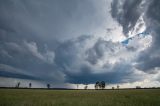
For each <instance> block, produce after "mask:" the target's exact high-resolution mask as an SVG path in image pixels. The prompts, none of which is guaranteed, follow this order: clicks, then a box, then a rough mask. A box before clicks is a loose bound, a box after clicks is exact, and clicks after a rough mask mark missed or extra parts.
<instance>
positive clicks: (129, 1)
mask: <svg viewBox="0 0 160 106" xmlns="http://www.w3.org/2000/svg"><path fill="white" fill-rule="evenodd" d="M141 2H142V0H113V2H112V4H111V8H112V9H111V14H112V17H113V18H115V19H116V20H117V21H118V22H119V23H120V24H121V25H122V26H123V33H124V34H125V35H126V36H127V34H128V32H129V31H130V30H133V28H134V26H135V24H136V22H137V20H138V19H139V17H140V15H141V13H142V7H141V6H140V3H141Z"/></svg>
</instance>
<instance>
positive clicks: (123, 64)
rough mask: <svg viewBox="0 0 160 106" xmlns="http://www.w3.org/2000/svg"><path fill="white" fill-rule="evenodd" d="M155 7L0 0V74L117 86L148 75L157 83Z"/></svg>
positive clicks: (120, 0) (142, 1) (132, 2)
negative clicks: (113, 37)
mask: <svg viewBox="0 0 160 106" xmlns="http://www.w3.org/2000/svg"><path fill="white" fill-rule="evenodd" d="M159 5H160V2H159V1H157V0H151V1H149V0H113V1H112V0H109V1H106V0H102V1H96V0H93V1H92V0H85V1H80V0H69V1H65V0H60V1H59V0H54V1H50V0H47V1H43V0H40V1H37V0H35V1H31V0H28V1H24V0H21V1H20V0H15V1H12V0H7V1H6V0H4V1H3V0H2V1H0V14H1V16H0V76H1V77H7V78H8V77H10V78H20V79H30V80H38V81H45V82H50V83H74V84H75V83H83V84H93V83H95V82H96V81H99V80H104V81H105V82H108V83H110V84H116V83H119V84H120V83H133V82H136V81H143V80H145V79H147V78H148V75H153V77H154V78H153V79H150V80H156V81H159V79H158V78H157V77H155V76H157V75H158V73H159V71H158V69H159V67H160V61H159V59H160V57H159V53H160V51H159V50H160V48H159V42H160V41H159V40H160V36H159V28H160V24H159V23H160V20H159V19H160V15H159V14H158V12H157V11H159V10H160V6H159ZM121 28H122V30H119V29H121ZM106 29H107V31H108V32H106V33H104V32H105V31H106ZM109 29H112V30H109ZM102 30H104V31H102ZM114 31H115V33H112V32H114ZM112 34H117V35H113V36H116V39H118V40H119V41H116V42H115V41H114V39H112V37H111V36H112ZM122 37H123V40H122Z"/></svg>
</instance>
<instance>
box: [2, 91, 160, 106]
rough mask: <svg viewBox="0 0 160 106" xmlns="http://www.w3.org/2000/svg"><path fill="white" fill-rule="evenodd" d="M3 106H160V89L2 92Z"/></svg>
mask: <svg viewBox="0 0 160 106" xmlns="http://www.w3.org/2000/svg"><path fill="white" fill-rule="evenodd" d="M0 106H160V89H147V90H142V89H141V90H33V89H0Z"/></svg>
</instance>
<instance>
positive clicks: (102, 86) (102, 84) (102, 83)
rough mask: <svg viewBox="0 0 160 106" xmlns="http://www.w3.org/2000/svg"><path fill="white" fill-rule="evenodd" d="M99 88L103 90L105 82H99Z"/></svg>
mask: <svg viewBox="0 0 160 106" xmlns="http://www.w3.org/2000/svg"><path fill="white" fill-rule="evenodd" d="M100 86H101V89H104V88H105V86H106V84H105V82H104V81H101V84H100Z"/></svg>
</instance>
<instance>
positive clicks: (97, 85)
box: [94, 81, 100, 89]
mask: <svg viewBox="0 0 160 106" xmlns="http://www.w3.org/2000/svg"><path fill="white" fill-rule="evenodd" d="M99 85H100V82H99V81H97V82H96V84H95V86H94V87H95V89H98V88H99Z"/></svg>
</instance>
